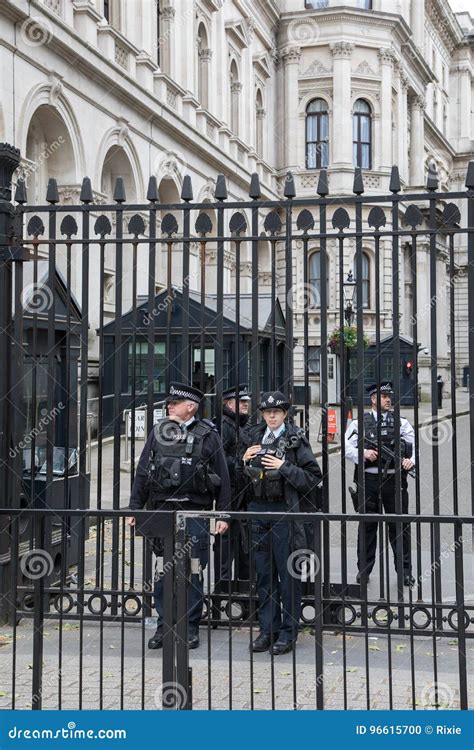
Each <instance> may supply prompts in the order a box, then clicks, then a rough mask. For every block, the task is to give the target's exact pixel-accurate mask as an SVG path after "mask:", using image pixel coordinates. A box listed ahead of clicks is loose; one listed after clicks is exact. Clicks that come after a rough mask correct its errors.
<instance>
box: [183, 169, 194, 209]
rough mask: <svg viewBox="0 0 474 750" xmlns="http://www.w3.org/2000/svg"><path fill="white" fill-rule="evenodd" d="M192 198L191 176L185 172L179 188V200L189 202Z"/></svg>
mask: <svg viewBox="0 0 474 750" xmlns="http://www.w3.org/2000/svg"><path fill="white" fill-rule="evenodd" d="M192 199H193V184H192V182H191V176H190V175H189V174H185V175H184V178H183V186H182V188H181V200H182V201H185V203H189V201H192Z"/></svg>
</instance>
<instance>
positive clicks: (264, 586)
mask: <svg viewBox="0 0 474 750" xmlns="http://www.w3.org/2000/svg"><path fill="white" fill-rule="evenodd" d="M272 406H275V407H280V408H283V409H284V410H285V411H286V410H288V408H289V404H288V402H287V400H286V398H285V397H284V396H283V394H281V393H279V392H278V391H276V392H274V393H270V394H265V395H264V397H263V400H262V403H261V405H260V409H264V408H270V407H272ZM266 431H267V425H266V423H265V422H261V423H260V424H258V425H257V426H255V427H253V428H251V429H250V430H249V431H248V433H247V435H246V436H245V445H244V451H243V453H244V452H245V450H246V449H247V447H249V446H251V445H262V440H263V439H264V436H265V433H266ZM266 452H271V453H273V455H276V456H277V457H278V458H284V459H285V460H284V463H283V464H282V466H281V467H280V469H278V470H268V469H264V468H263V465H262V463H261V458H262V455H263V454H264V453H266ZM261 454H262V455H257V456H256V457H255V458H254V459H252V460H251V461H249V462H248V463H247V464H246V465H245V466H244V468H243V471H244V473H245V475H246V476H247V478H248V485H247V489H246V494H247V499H248V510H249V511H253V512H258V513H260V514H265V513H266V512H271V513H281V519H279V520H277V521H267V520H265V518H264V515H262V516H261V517H260V518H259V519H258V520H255V521H254V520H252V524H251V525H252V549H253V551H254V559H255V568H256V574H257V591H258V599H259V610H258V617H259V625H260V635H259V637H258V638H257V640H256V641H255V642H254V644H253V646H252V648H253V650H254V651H263V650H266V649H268V648H269V647H270V646H271V644H272V642H273V641H276V643H274V645H273V648H272V651H273V653H275V654H277V653H284V652H285V651H287V650H290V648H291V647H292V645H293V643H294V642H295V641H296V638H297V635H298V624H299V620H300V613H301V578H300V576H299V575H298V573H297V568H298V566H297V565H292V562H291V560H289V558H290V556H291V555H293V554H295V553H296V550H298V549H302V548H304V547H305V535H304V529H303V525H302V524H297V523H291V522H290V521H289V518H288V513H291V512H298V511H299V510H300V500H301V498H303V497H305V496H306V495H311V494H312V493H313V491H314V490H315V487H316V486H317V485H318V484H319V482H320V480H321V471H320V469H319V466H318V463H317V461H316V458H315V456H314V454H313V451H312V449H311V446H310V445H309V442H308V440H307V439H306V437H305V435H304V432H303V431H302V430H299V429H298V428H296V427H295V426H294V425H292V424H289V423H288V422H285V423H284V429H283V431H282V432H281V433H280V434H278V436H277V437H276V438H274V439H273V440H272V441H271V442H265V444H264V445H262V451H261ZM242 455H243V454H242Z"/></svg>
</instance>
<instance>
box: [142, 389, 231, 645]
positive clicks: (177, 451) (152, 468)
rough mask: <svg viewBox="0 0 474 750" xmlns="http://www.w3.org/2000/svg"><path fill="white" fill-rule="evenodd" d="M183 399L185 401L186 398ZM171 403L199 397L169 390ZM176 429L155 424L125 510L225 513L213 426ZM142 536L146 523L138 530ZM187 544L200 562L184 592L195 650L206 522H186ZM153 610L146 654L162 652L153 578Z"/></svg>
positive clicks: (158, 589) (158, 591)
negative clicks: (154, 617) (150, 650)
mask: <svg viewBox="0 0 474 750" xmlns="http://www.w3.org/2000/svg"><path fill="white" fill-rule="evenodd" d="M185 394H186V395H185ZM169 398H170V399H178V398H190V400H194V401H196V402H198V401H199V400H200V398H202V394H201V393H200V391H198V389H196V388H193V387H191V386H186V385H184V384H171V385H170V396H169ZM182 427H183V426H180V425H179V424H178V423H177V422H175V421H173V420H170V419H167V418H166V419H163V420H160V421H159V422H158V423H157V424H156V425H155V426H154V428H153V430H152V431H151V432H150V434H149V436H148V439H147V441H146V444H145V447H144V449H143V451H142V454H141V456H140V460H139V463H138V466H137V470H136V474H135V480H134V483H133V488H132V493H131V498H130V506H129V507H130V509H131V510H140V509H142V508H143V507H144V506H145V504H147V506H148V508H149V509H150V510H167V511H169V510H172V511H176V510H190V511H192V510H194V511H198V510H212V509H213V505H214V500H215V503H216V509H217V510H222V511H225V510H228V509H229V508H230V482H229V472H228V469H227V464H226V460H225V456H224V452H223V449H222V442H221V439H220V437H219V434H218V432H217V430H216V429H215V426H214V425H213V423H212V422H210V421H208V420H202V419H199V418H197V417H195V418H193V419H192V420H191V421H190V422H189V423H187V424H186V426H184V429H182ZM140 530H141V532H142V533H144V534H145V535H146V522H145V524H142V525H141V529H140ZM186 532H187V535H188V538H189V539H191V540H192V548H191V558H192V559H194V560H197V559H198V560H199V563H200V568H201V572H200V573H192V574H191V584H190V587H189V590H188V623H189V634H190V639H191V640H193V637H194V641H193V644H194V645H197V644H198V643H199V640H198V639H197V644H196V638H197V632H198V628H199V623H200V620H201V617H202V608H203V578H202V570H204V568H205V567H206V565H207V563H208V557H209V528H208V522H207V520H205V519H200V518H189V519H188V520H187V522H186ZM154 547H155V552H156V553H157V554H158V555H159V553H160V552H161V553H162V540H160V539H155V540H154ZM154 595H155V608H156V611H157V613H158V623H157V624H158V627H157V633H156V634H155V635H156V636H157V637H156V638H155V641H153V639H151V641H150V643H149V647H150V648H159V647H160V646H161V627H162V623H163V583H162V578H161V576H160V575H158V576H155V586H154Z"/></svg>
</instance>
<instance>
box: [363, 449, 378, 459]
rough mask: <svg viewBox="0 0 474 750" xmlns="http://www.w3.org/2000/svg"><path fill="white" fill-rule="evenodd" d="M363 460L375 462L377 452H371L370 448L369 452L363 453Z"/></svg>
mask: <svg viewBox="0 0 474 750" xmlns="http://www.w3.org/2000/svg"><path fill="white" fill-rule="evenodd" d="M364 458H365V460H366V461H376V460H377V451H374V450H372V449H371V448H370V449H369V450H365V451H364Z"/></svg>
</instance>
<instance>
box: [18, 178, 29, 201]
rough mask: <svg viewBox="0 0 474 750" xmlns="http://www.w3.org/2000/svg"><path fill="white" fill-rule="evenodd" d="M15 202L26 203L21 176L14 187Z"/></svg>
mask: <svg viewBox="0 0 474 750" xmlns="http://www.w3.org/2000/svg"><path fill="white" fill-rule="evenodd" d="M15 203H20V205H21V204H22V203H28V198H27V195H26V184H25V180H24V179H23V177H19V178H18V182H17V183H16V189H15Z"/></svg>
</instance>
